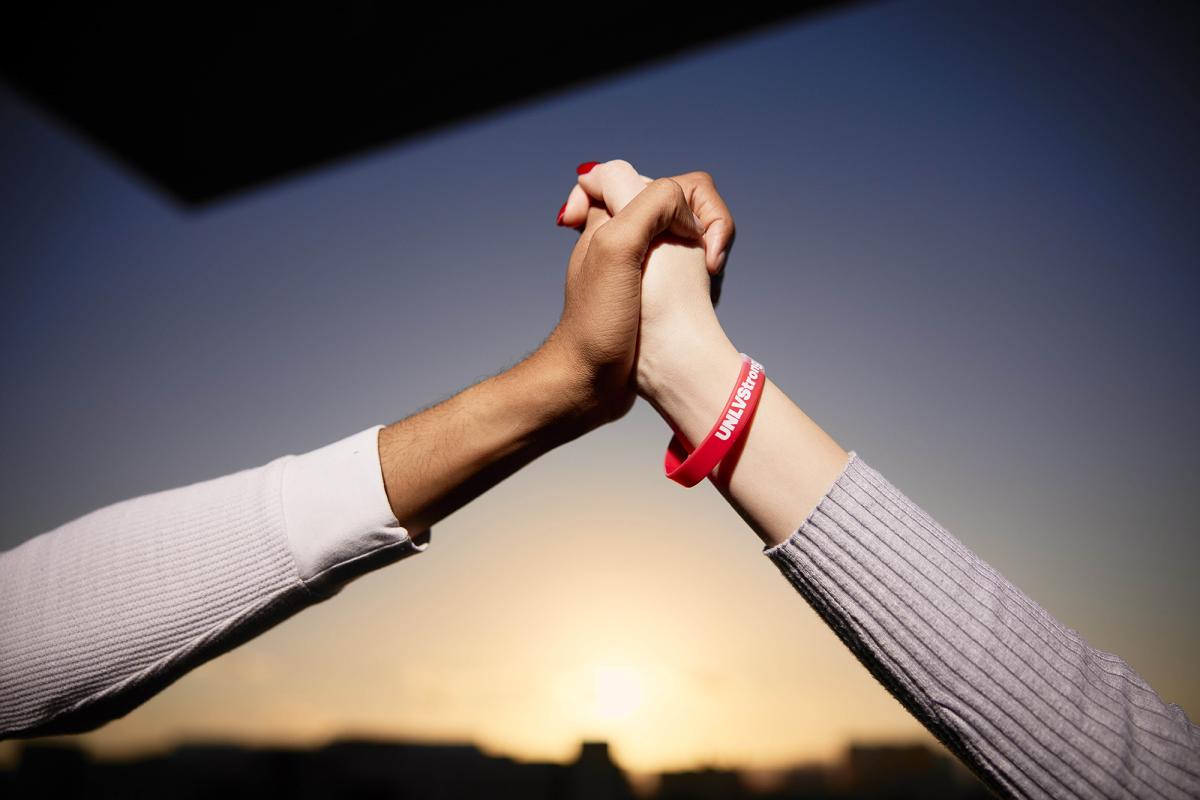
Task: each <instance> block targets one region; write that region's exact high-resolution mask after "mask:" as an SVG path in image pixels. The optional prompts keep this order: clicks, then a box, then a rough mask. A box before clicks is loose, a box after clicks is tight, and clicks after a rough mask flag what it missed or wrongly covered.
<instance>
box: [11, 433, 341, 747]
mask: <svg viewBox="0 0 1200 800" xmlns="http://www.w3.org/2000/svg"><path fill="white" fill-rule="evenodd" d="M293 457H294V456H284V457H282V458H279V459H276V460H274V461H272V462H270V463H269V464H266V465H263V466H259V467H255V468H253V469H247V470H243V471H241V472H235V473H231V474H229V475H223V476H221V477H218V478H215V479H212V480H207V481H203V482H200V483H194V484H191V485H189V486H183V487H180V488H176V489H170V490H167V491H162V492H157V493H154V494H149V495H145V496H143V497H137V498H133V499H130V500H125V501H122V502H119V503H115V504H113V505H109V506H106V507H104V508H101V509H98V510H96V511H93V512H91V513H89V514H87V515H86V516H83V517H80V518H79V519H76V520H72V521H71V522H69V523H66V524H65V525H62V526H60V527H59V528H57V529H55V530H52V531H49V532H47V533H44V534H42V535H40V536H36V537H34V538H33V539H30V540H29V541H27V542H25V543H23V544H21V545H20V546H18V547H16V548H14V549H13V550H11V551H8V552H6V553H4V554H3V557H2V558H0V736H11V735H17V734H20V735H29V734H44V733H61V732H69V731H73V730H84V729H87V728H89V727H94V726H95V725H96V724H98V723H100V722H103V721H107V720H108V719H111V718H113V717H116V716H120V715H122V714H124V713H126V712H127V711H128V710H129V709H131V708H133V707H134V706H136V705H137V704H139V703H141V702H143V701H144V700H145V699H147V698H148V697H149V696H150V695H152V694H154V693H155V692H157V691H159V690H161V689H162V688H163V687H165V686H166V685H167V684H169V683H170V682H172V681H173V680H175V679H176V678H178V677H179V676H180V675H182V674H183V673H184V672H186V671H187V670H189V669H192V668H194V667H195V666H197V665H198V664H199V663H202V662H203V661H206V660H208V659H210V658H212V657H213V656H215V655H217V654H219V653H222V652H225V651H226V650H228V649H229V648H230V647H232V646H233V645H235V644H238V643H240V642H241V641H244V640H245V639H246V638H249V637H250V636H253V635H255V634H256V633H258V632H261V630H263V629H264V628H265V627H269V626H270V625H273V624H275V623H277V622H279V621H280V620H281V619H283V618H284V617H286V616H289V615H290V614H292V613H295V612H296V611H298V610H299V609H300V608H303V607H305V606H307V605H310V604H311V603H313V602H316V601H317V600H318V598H317V597H316V596H315V595H312V594H310V592H309V590H308V589H307V588H306V587H305V586H304V584H303V583H301V582H300V580H299V577H298V574H297V571H296V566H295V562H294V560H293V557H292V554H291V552H290V550H289V548H288V544H287V539H286V535H285V531H284V528H283V511H282V508H281V505H280V480H281V473H282V467H283V464H284V462H285V459H287V458H293Z"/></svg>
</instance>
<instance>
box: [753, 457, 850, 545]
mask: <svg viewBox="0 0 1200 800" xmlns="http://www.w3.org/2000/svg"><path fill="white" fill-rule="evenodd" d="M846 456H847V458H846V463H845V464H843V465H842V471H841V472H839V473H838V476H837V477H836V478H834V479H833V483H831V484H830V485H829V488H828V489H826V490H825V494H824V495H822V496H821V499H820V500H819V501H817V504H816V505H815V506H813V508H812V510H811V511H809V512H808V516H807V517H806V518H805V520H804V522H802V523H800V525H799V526H797V528H796V530H795V531H793V532H792V535H791V536H789V537H788V538H787V539H784V540H783V541H782V542H778V543H776V544H773V545H763V550H762V551H763V555H765V556H766V557H767V558H769V559H771V560H772V561H774V562H776V563H777V564H778V563H779V560H780V557H781V556H782V555H783V548H784V546H785V545H787V543H788V542H790V541H791V540H792V539H794V538H796V537H797V536H799V535H800V532H801V531H802V530H804V526H805V525H807V524H808V521H809V520H811V519H812V517H813V514H816V513H817V511H818V510H820V508H821V506H822V505H824V504H825V503H826V501H827V498H828V497H829V495H830V493H831V492H833V490H834V489H836V488H837V487H838V486H839V485H841V484H842V483H843V481H845V480H846V474H847V473H848V472H851V471H852V469H851V465H853V464H854V462H855V461H857V460H858V453H857V452H855V451H854V450H851V451H849V452H848V453H846Z"/></svg>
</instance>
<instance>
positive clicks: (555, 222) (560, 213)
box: [554, 203, 567, 225]
mask: <svg viewBox="0 0 1200 800" xmlns="http://www.w3.org/2000/svg"><path fill="white" fill-rule="evenodd" d="M566 210H567V204H566V203H563V204H562V208H560V209H559V210H558V219H557V220H555V221H554V224H555V225H562V224H563V223H562V215H563V212H564V211H566Z"/></svg>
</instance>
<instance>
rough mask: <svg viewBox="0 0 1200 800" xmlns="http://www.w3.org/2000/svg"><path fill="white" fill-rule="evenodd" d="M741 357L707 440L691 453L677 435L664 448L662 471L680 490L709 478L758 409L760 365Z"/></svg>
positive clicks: (760, 395) (762, 380)
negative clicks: (723, 403) (740, 366)
mask: <svg viewBox="0 0 1200 800" xmlns="http://www.w3.org/2000/svg"><path fill="white" fill-rule="evenodd" d="M739 355H741V357H742V371H741V373H740V374H739V375H738V379H737V383H735V384H734V385H733V391H732V392H730V393H729V399H728V400H726V401H725V408H724V410H722V411H721V416H719V417H717V423H716V424H715V425H713V427H712V430H710V431H709V432H708V436H705V437H704V441H702V442H700V445H699V446H698V447H696V449H695V450H693V449H691V445H689V444H688V442H687V439H685V438H684V437H683V436H682V435H681V434H680V433H679V431H676V432H675V435H674V436H673V437H672V438H671V441H670V442H669V443H668V444H667V455H666V457H665V458H664V459H663V467H664V469H665V470H666V473H667V477H668V478H670V479H671V480H673V481H675V482H676V483H680V484H682V485H684V486H695V485H696V484H697V483H699V482H700V481H702V480H704V477H705V476H706V475H708V474H710V473H711V472H712V471H713V469H715V468H716V466H717V464H719V463H721V459H722V458H724V457H725V454H726V453H728V452H729V449H730V448H731V447H733V443H734V442H736V441H737V440H738V437H739V436H741V435H742V431H744V430H746V427H747V426H748V425H749V424H750V419H751V417H753V416H754V410H755V409H756V408H758V399H759V398H760V397H762V387H763V383H764V379H763V376H764V375H765V370H764V369H763V365H762V364H760V363H758V362H757V361H755V360H754V359H752V358H750V356H748V355H746V354H745V353H740V354H739ZM685 455H686V457H683V456H685Z"/></svg>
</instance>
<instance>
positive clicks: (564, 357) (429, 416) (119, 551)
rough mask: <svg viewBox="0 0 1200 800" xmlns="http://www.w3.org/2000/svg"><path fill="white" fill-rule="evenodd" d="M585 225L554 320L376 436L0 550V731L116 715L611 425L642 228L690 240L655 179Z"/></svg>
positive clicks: (685, 223)
mask: <svg viewBox="0 0 1200 800" xmlns="http://www.w3.org/2000/svg"><path fill="white" fill-rule="evenodd" d="M589 218H590V220H591V222H590V224H588V225H587V226H586V228H585V230H584V231H583V235H581V236H580V237H579V241H578V243H577V244H576V247H575V249H574V252H573V253H572V255H571V259H570V263H569V265H568V269H567V281H566V292H565V297H564V306H563V314H562V318H561V319H560V320H559V323H558V325H557V326H556V327H555V328H554V330H553V331H552V332H551V334H550V336H549V337H548V338H547V340H546V341H545V342H544V343H543V345H542V346H541V347H539V348H538V350H537V351H535V352H534V353H533V354H532V355H530V356H529V357H527V358H525V359H524V360H522V361H521V362H520V363H518V364H517V365H516V366H514V367H512V368H511V369H509V370H506V371H504V372H502V373H501V374H498V375H496V376H494V377H491V378H488V379H486V380H484V381H482V382H480V383H479V384H477V385H475V386H472V387H470V388H468V389H466V390H464V391H463V392H461V393H459V394H458V395H456V396H454V397H452V398H450V399H449V400H447V401H445V402H443V403H439V404H438V405H436V406H434V407H432V408H429V409H426V410H425V411H422V412H420V413H418V414H415V415H413V416H412V417H409V418H407V419H404V420H401V421H400V422H397V423H395V424H394V425H391V426H388V427H386V428H383V429H382V430H381V428H380V426H373V427H370V428H366V429H364V430H362V431H360V432H358V433H355V434H353V435H351V436H348V437H346V438H345V439H343V440H340V441H338V442H334V443H332V444H330V445H327V446H326V447H323V448H320V449H318V450H314V451H312V452H309V453H303V454H301V455H287V456H281V457H279V458H277V459H275V460H273V461H271V462H269V463H268V464H264V465H262V466H258V467H253V468H250V469H245V470H242V471H240V472H236V473H231V474H229V475H222V476H219V477H217V478H213V479H211V480H207V481H201V482H198V483H194V484H191V485H188V486H182V487H178V488H174V489H169V490H166V491H162V492H157V493H154V494H150V495H145V496H142V497H136V498H131V499H129V500H124V501H122V502H119V503H114V504H112V505H110V506H106V507H104V508H101V509H97V510H96V511H93V512H91V513H90V514H87V515H85V516H83V517H80V518H78V519H75V520H72V521H70V522H67V523H66V524H64V525H61V526H59V527H58V528H56V529H54V530H51V531H47V532H45V533H43V534H41V535H40V536H36V537H34V538H33V539H30V540H29V541H27V542H25V543H23V544H22V545H20V546H19V547H16V548H13V549H12V550H9V551H6V552H4V553H0V738H2V737H8V736H31V735H44V734H50V733H68V732H78V731H83V730H89V729H92V728H95V727H97V726H99V725H101V724H103V723H105V722H107V721H109V720H111V719H114V718H117V717H120V716H122V715H124V714H126V713H128V712H129V711H130V710H131V709H133V708H135V707H136V706H138V705H140V704H141V703H143V702H145V701H146V700H147V699H149V698H150V697H151V696H153V695H154V694H155V693H157V692H159V691H161V690H162V689H163V688H165V687H166V686H168V685H169V684H171V683H172V682H174V681H175V680H177V679H178V678H179V677H181V676H182V675H184V674H185V673H187V672H188V671H190V670H191V669H194V668H195V667H196V666H198V665H200V664H201V663H204V662H205V661H207V660H209V659H211V658H213V657H215V656H217V655H219V654H221V653H223V652H226V651H227V650H229V649H231V648H232V647H235V646H237V645H239V644H241V643H243V642H245V641H247V640H248V639H250V638H252V637H253V636H256V635H258V634H259V633H261V632H263V631H264V630H266V629H268V628H270V627H272V626H274V625H276V624H278V623H279V622H281V621H282V620H284V619H286V618H287V617H289V616H291V615H293V614H295V613H297V612H299V611H301V610H303V609H304V608H307V607H308V606H310V605H312V604H314V603H316V602H320V601H322V600H325V599H327V598H329V597H331V596H332V595H334V594H336V593H337V592H339V591H340V590H341V588H342V587H343V586H345V585H346V583H347V582H349V581H350V580H353V579H354V578H355V577H357V576H359V575H362V574H364V573H365V572H367V571H369V570H372V569H376V568H378V567H381V566H383V565H385V564H390V563H393V562H395V561H397V560H399V559H401V558H406V557H409V556H411V555H413V554H414V553H418V552H421V551H423V550H424V549H425V548H426V547H427V544H426V543H424V542H419V540H425V541H426V542H427V540H428V536H427V534H428V531H429V529H430V526H432V525H433V524H434V523H435V522H436V521H437V520H439V519H441V518H443V517H444V516H445V515H447V514H449V513H450V512H452V511H453V510H454V509H456V508H458V507H459V506H461V505H463V504H464V503H466V502H468V501H469V500H471V499H472V498H474V497H475V496H477V495H478V494H480V493H482V492H483V491H485V490H486V489H487V488H489V487H490V486H492V485H494V484H495V483H497V482H498V481H500V480H502V479H503V478H504V477H506V476H507V475H509V474H511V473H512V472H514V471H515V470H517V469H519V468H520V467H521V466H522V465H524V464H526V463H528V462H529V461H531V460H533V459H534V458H536V457H537V456H538V455H540V454H541V453H544V452H546V451H547V450H549V449H551V448H553V447H554V446H556V445H558V444H561V443H562V442H564V441H567V440H569V439H571V438H574V437H575V436H578V435H580V434H582V433H584V432H585V431H587V430H590V429H591V428H593V427H596V426H597V425H601V424H604V423H605V422H608V421H610V420H613V419H616V418H618V417H620V416H621V415H622V414H624V413H625V412H626V411H627V410H628V409H629V407H630V406H631V405H632V403H633V401H634V398H635V386H634V380H633V374H632V370H633V364H634V352H635V348H636V339H637V328H638V316H639V303H640V288H641V266H642V262H643V260H644V258H645V255H646V251H647V248H648V246H649V244H650V242H651V240H653V239H654V238H655V237H656V236H657V235H659V234H668V235H673V236H680V237H692V238H695V237H698V236H699V235H700V234H701V232H702V231H701V230H700V229H699V228H698V227H697V223H696V221H695V218H694V217H693V215H692V212H691V210H690V209H689V208H688V203H687V197H686V195H685V194H684V192H683V190H682V188H681V187H680V186H679V185H678V184H676V183H674V182H672V181H670V180H665V179H664V180H663V181H660V182H657V183H656V184H655V185H654V186H653V187H650V190H649V191H646V192H644V193H642V195H640V196H639V199H638V200H637V201H636V202H634V203H630V204H629V205H628V206H627V207H626V209H625V213H622V214H618V215H617V216H616V217H613V218H611V219H610V218H609V216H608V214H607V213H606V212H605V213H600V212H599V211H596V212H594V213H593V212H589ZM410 531H411V532H412V533H413V534H414V535H413V536H410V535H409V532H410Z"/></svg>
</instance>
